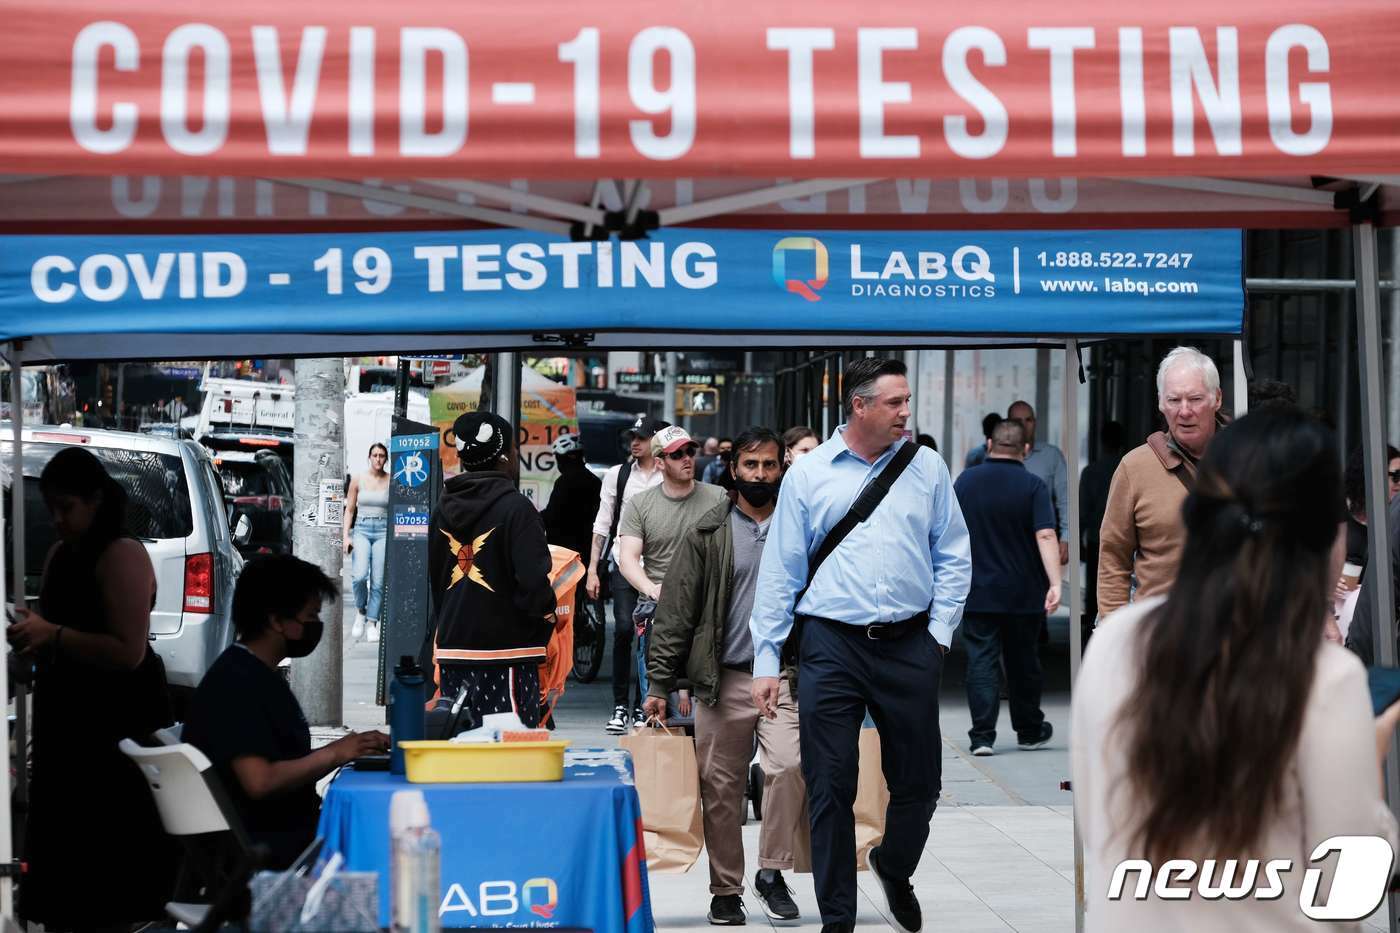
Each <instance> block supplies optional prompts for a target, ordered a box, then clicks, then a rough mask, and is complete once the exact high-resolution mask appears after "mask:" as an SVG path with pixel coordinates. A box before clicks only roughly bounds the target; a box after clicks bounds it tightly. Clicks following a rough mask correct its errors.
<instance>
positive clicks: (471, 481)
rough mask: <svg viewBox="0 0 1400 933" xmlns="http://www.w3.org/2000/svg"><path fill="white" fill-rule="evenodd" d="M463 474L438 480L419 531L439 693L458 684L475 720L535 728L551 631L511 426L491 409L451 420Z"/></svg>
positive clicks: (539, 523)
mask: <svg viewBox="0 0 1400 933" xmlns="http://www.w3.org/2000/svg"><path fill="white" fill-rule="evenodd" d="M452 430H453V433H455V434H456V436H457V459H458V461H459V462H460V463H461V465H462V472H461V473H460V474H458V475H457V476H454V477H452V478H451V479H449V480H448V481H447V485H446V486H445V488H444V489H443V493H442V498H441V499H440V500H439V502H438V507H437V509H436V510H434V512H433V519H432V524H431V526H430V527H429V529H428V577H429V585H430V586H431V588H432V594H433V605H434V606H435V607H436V616H435V618H434V620H433V627H434V630H435V642H434V644H435V645H436V649H435V652H434V656H435V658H436V660H437V664H438V670H439V685H440V686H441V687H442V694H443V696H447V697H455V696H457V695H458V694H459V693H460V692H461V690H462V688H463V687H466V688H467V703H466V706H465V709H467V710H468V711H469V712H470V715H471V721H472V722H473V723H477V724H479V723H480V722H481V718H482V717H483V716H485V715H486V714H488V713H506V712H514V713H515V714H516V715H518V716H519V717H520V721H521V722H523V723H524V724H525V725H526V726H527V727H529V728H535V727H536V726H538V725H539V724H540V671H539V665H540V663H541V662H543V661H544V659H545V647H546V646H547V645H548V644H549V637H550V635H551V634H552V633H553V630H554V607H555V597H554V590H553V589H552V588H551V587H550V584H549V571H550V567H551V561H550V555H549V544H548V542H547V541H546V538H545V530H544V521H543V520H542V519H541V518H540V514H539V512H537V511H535V507H534V506H533V505H531V504H530V500H529V499H527V498H525V496H523V495H522V494H521V493H520V491H519V490H518V489H516V481H517V479H518V478H519V462H520V461H519V459H518V458H517V457H516V452H515V444H514V438H515V429H514V428H513V427H512V426H511V424H510V422H508V421H506V420H505V419H504V418H501V417H500V416H498V415H494V414H491V413H490V412H481V411H476V412H469V413H468V414H465V415H462V416H461V417H460V418H458V419H457V421H456V422H455V423H454V424H453V425H452Z"/></svg>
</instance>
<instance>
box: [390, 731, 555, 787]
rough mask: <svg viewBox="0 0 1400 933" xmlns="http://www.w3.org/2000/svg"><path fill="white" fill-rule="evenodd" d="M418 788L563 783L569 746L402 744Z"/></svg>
mask: <svg viewBox="0 0 1400 933" xmlns="http://www.w3.org/2000/svg"><path fill="white" fill-rule="evenodd" d="M399 744H400V745H401V746H403V759H404V770H405V771H406V772H407V775H408V780H409V781H410V782H411V783H414V784H465V783H470V784H493V783H497V782H507V781H511V782H524V781H562V780H563V779H564V748H565V746H567V745H568V744H569V743H568V742H563V741H560V742H478V743H468V742H441V741H440V742H429V741H415V742H400V743H399Z"/></svg>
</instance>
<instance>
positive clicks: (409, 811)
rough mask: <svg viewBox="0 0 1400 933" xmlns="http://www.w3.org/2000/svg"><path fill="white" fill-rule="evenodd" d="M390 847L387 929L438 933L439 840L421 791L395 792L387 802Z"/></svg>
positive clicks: (440, 857) (440, 872) (440, 846)
mask: <svg viewBox="0 0 1400 933" xmlns="http://www.w3.org/2000/svg"><path fill="white" fill-rule="evenodd" d="M389 846H390V851H389V878H390V885H391V887H390V889H389V929H390V930H391V931H393V933H440V931H441V929H442V921H441V918H440V917H439V915H438V907H439V904H440V903H441V900H442V869H441V862H442V838H441V837H440V836H439V835H438V834H437V833H436V832H435V831H434V830H433V828H432V825H431V824H430V822H429V818H428V802H427V801H426V800H424V799H423V792H422V791H417V790H401V791H396V792H395V793H394V796H393V797H392V798H390V801H389Z"/></svg>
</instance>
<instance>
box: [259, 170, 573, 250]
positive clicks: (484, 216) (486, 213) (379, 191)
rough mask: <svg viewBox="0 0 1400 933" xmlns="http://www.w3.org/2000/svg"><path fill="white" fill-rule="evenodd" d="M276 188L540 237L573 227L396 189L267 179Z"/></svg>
mask: <svg viewBox="0 0 1400 933" xmlns="http://www.w3.org/2000/svg"><path fill="white" fill-rule="evenodd" d="M264 181H270V182H272V183H273V184H275V185H288V186H290V187H292V188H306V189H309V190H311V191H324V192H326V193H327V194H338V195H341V196H343V197H347V198H359V199H361V200H367V201H378V202H380V203H381V204H397V205H399V206H400V207H415V208H418V209H419V210H423V211H433V212H435V213H438V214H445V215H447V216H448V217H465V218H467V219H468V220H479V221H482V222H483V223H490V224H497V225H498V226H502V227H518V228H520V229H521V230H535V231H537V232H539V233H557V234H559V235H560V236H568V235H569V225H568V224H566V223H565V222H564V221H562V220H548V219H546V218H544V217H532V216H531V215H529V214H513V213H511V212H510V211H498V210H495V209H494V208H489V207H473V206H472V205H469V204H461V203H458V202H457V201H448V200H446V199H444V198H430V197H426V196H424V195H421V194H410V193H408V192H404V191H395V190H394V189H393V188H376V187H375V186H373V185H360V184H355V183H354V182H349V181H335V180H333V179H329V178H266V179H264Z"/></svg>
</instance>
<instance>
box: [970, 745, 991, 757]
mask: <svg viewBox="0 0 1400 933" xmlns="http://www.w3.org/2000/svg"><path fill="white" fill-rule="evenodd" d="M972 754H974V755H976V756H977V757H978V758H985V757H987V756H988V755H995V754H996V749H994V748H992V747H991V746H990V745H974V746H972Z"/></svg>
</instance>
